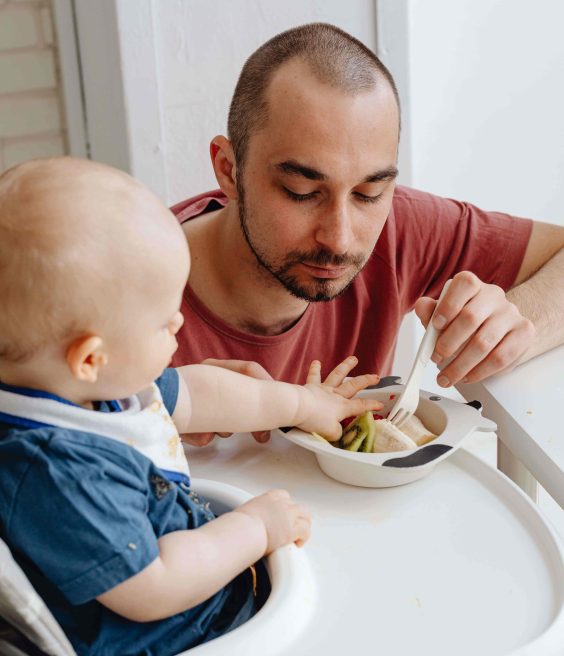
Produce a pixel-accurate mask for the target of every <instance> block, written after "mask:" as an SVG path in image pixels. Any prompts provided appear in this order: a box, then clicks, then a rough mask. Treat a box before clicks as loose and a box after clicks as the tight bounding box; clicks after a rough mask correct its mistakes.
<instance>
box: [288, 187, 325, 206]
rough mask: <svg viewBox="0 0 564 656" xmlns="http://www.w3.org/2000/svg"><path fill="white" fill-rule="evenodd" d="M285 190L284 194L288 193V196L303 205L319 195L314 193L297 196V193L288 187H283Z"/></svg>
mask: <svg viewBox="0 0 564 656" xmlns="http://www.w3.org/2000/svg"><path fill="white" fill-rule="evenodd" d="M282 189H284V192H285V193H286V195H287V196H289V197H290V198H291V199H292V200H295V201H297V202H298V203H303V202H304V201H306V200H311V199H312V198H315V196H316V195H317V192H316V191H312V192H311V193H309V194H296V192H294V191H291V190H290V189H288V188H287V187H282Z"/></svg>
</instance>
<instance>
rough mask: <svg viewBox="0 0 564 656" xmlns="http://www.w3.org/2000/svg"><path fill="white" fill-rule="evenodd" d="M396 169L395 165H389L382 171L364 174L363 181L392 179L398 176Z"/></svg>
mask: <svg viewBox="0 0 564 656" xmlns="http://www.w3.org/2000/svg"><path fill="white" fill-rule="evenodd" d="M398 173H399V171H398V169H397V168H396V167H395V166H390V167H388V168H387V169H383V170H382V171H376V172H375V173H372V174H371V175H368V176H366V178H364V180H363V182H383V181H384V180H393V179H394V178H397V176H398Z"/></svg>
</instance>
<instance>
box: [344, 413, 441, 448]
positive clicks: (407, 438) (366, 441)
mask: <svg viewBox="0 0 564 656" xmlns="http://www.w3.org/2000/svg"><path fill="white" fill-rule="evenodd" d="M436 437H437V436H436V435H435V434H434V433H432V432H431V431H429V430H428V429H427V428H426V427H425V425H424V424H423V422H422V421H421V419H419V417H416V416H415V415H412V416H411V417H409V419H407V420H405V421H404V422H403V423H402V426H401V429H399V428H398V427H397V426H395V425H394V424H392V422H391V421H388V419H385V418H384V417H382V416H380V415H375V414H374V413H372V412H365V413H363V414H361V415H359V416H358V417H355V418H354V419H353V420H352V421H350V422H347V423H346V424H345V426H344V428H343V434H342V436H341V438H340V439H339V440H337V441H336V442H332V443H331V444H332V445H333V446H335V447H337V448H339V449H345V450H346V451H359V452H363V453H385V452H388V451H408V450H410V449H416V448H417V447H419V446H422V445H423V444H427V443H428V442H431V441H432V440H434V439H435V438H436Z"/></svg>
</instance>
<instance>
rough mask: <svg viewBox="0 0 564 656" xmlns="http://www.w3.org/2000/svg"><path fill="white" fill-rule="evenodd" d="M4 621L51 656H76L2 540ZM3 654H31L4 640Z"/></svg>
mask: <svg viewBox="0 0 564 656" xmlns="http://www.w3.org/2000/svg"><path fill="white" fill-rule="evenodd" d="M0 617H1V618H3V619H4V620H5V621H6V622H7V623H8V624H9V625H11V626H12V627H14V628H15V629H17V630H18V631H19V632H20V633H21V634H22V635H23V636H24V637H25V638H26V639H27V640H29V642H30V643H32V644H33V645H36V646H37V647H38V649H39V650H40V652H36V653H41V652H42V653H44V654H47V655H48V656H76V652H75V651H74V649H73V648H72V646H71V644H70V642H69V641H68V639H67V637H66V636H65V634H64V633H63V630H62V629H61V627H60V626H59V624H58V622H57V620H56V619H55V618H54V617H53V615H52V614H51V611H50V610H49V609H48V608H47V606H46V605H45V603H44V601H43V599H41V597H40V596H39V595H38V594H37V592H35V590H34V588H33V586H32V585H31V583H30V582H29V579H28V578H27V576H26V575H25V574H24V573H23V571H22V570H21V568H20V566H19V565H18V564H17V563H16V561H15V560H14V558H13V556H12V554H11V552H10V549H9V548H8V545H7V544H6V543H5V542H4V541H3V540H1V539H0ZM0 653H3V654H4V653H5V654H14V656H16V654H27V653H31V652H27V651H22V650H21V648H20V649H18V648H15V647H14V648H12V647H10V646H9V643H7V642H6V640H5V639H3V638H2V637H0Z"/></svg>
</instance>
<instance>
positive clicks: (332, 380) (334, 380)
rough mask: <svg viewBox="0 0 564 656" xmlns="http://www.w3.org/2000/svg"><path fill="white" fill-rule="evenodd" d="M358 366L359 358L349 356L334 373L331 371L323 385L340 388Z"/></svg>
mask: <svg viewBox="0 0 564 656" xmlns="http://www.w3.org/2000/svg"><path fill="white" fill-rule="evenodd" d="M357 364H358V358H357V357H355V356H354V355H349V357H348V358H346V359H345V360H343V361H342V362H341V363H340V364H338V365H337V366H336V367H335V368H334V369H333V371H331V373H330V374H329V375H328V376H327V378H326V379H325V380H324V381H323V384H324V385H329V386H330V387H338V386H339V385H340V384H341V383H342V382H343V381H344V380H345V378H346V377H347V376H348V375H349V373H350V371H351V370H352V369H354V368H355V367H356V365H357Z"/></svg>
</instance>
